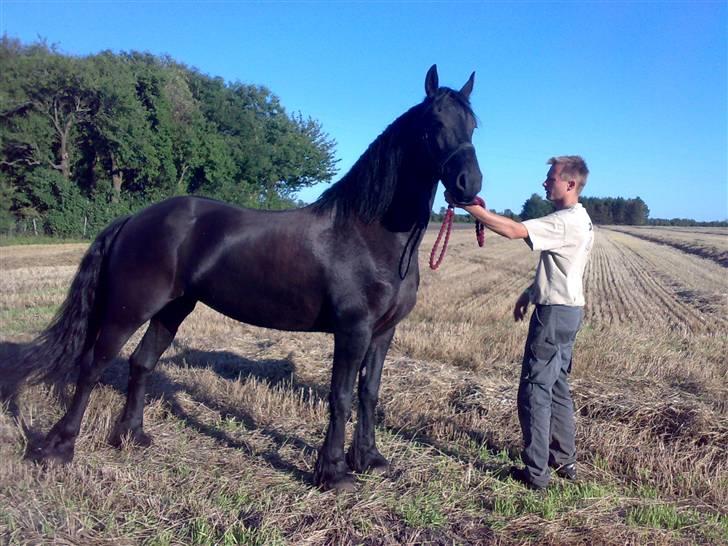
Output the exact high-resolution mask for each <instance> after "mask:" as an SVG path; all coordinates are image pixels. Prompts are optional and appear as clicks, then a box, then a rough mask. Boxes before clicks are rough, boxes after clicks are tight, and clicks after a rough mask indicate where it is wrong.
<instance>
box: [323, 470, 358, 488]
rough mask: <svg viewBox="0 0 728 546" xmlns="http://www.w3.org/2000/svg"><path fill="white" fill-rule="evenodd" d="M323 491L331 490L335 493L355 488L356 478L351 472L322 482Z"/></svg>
mask: <svg viewBox="0 0 728 546" xmlns="http://www.w3.org/2000/svg"><path fill="white" fill-rule="evenodd" d="M322 488H323V489H324V491H326V490H331V491H336V492H337V493H343V492H349V491H355V490H356V479H355V478H354V476H352V475H351V474H345V475H344V476H342V477H341V478H338V479H336V480H333V481H330V482H328V483H326V484H322Z"/></svg>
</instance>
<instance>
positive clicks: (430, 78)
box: [425, 64, 440, 98]
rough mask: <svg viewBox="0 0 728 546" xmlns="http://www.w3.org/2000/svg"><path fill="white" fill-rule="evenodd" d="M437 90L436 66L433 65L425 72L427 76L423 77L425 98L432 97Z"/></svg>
mask: <svg viewBox="0 0 728 546" xmlns="http://www.w3.org/2000/svg"><path fill="white" fill-rule="evenodd" d="M439 88H440V82H439V79H438V77H437V65H436V64H433V65H432V66H431V67H430V69H429V70H428V71H427V76H425V93H427V97H428V98H432V97H434V96H435V93H437V90H438V89H439Z"/></svg>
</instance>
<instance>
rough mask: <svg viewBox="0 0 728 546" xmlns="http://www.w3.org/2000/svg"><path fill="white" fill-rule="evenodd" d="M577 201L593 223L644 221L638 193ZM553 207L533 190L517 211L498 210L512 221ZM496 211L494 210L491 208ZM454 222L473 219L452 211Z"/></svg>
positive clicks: (440, 216) (438, 216)
mask: <svg viewBox="0 0 728 546" xmlns="http://www.w3.org/2000/svg"><path fill="white" fill-rule="evenodd" d="M579 202H580V203H581V204H582V205H583V206H584V208H586V210H587V212H588V213H589V216H590V217H591V219H592V222H594V223H595V224H621V225H631V226H641V225H645V224H647V223H648V217H649V214H650V209H649V208H648V207H647V205H646V204H645V202H644V201H642V199H640V198H639V197H636V198H634V199H624V198H623V197H582V198H580V199H579ZM553 211H554V206H553V205H552V204H551V203H550V202H549V201H547V200H546V199H544V198H542V197H541V196H540V195H538V194H537V193H534V194H533V195H531V197H529V198H528V199H527V200H526V201H525V202H524V203H523V206H522V207H521V212H520V213H519V214H516V213H514V212H513V211H512V210H511V209H505V210H504V211H502V212H498V214H500V215H502V216H506V217H508V218H511V219H513V220H516V221H523V220H530V219H532V218H541V217H542V216H546V215H547V214H551V213H552V212H553ZM445 212H446V209H445V207H442V208H441V209H440V212H439V214H436V213H433V214H432V219H433V220H434V221H441V220H442V219H443V218H444V216H445ZM493 212H497V211H493ZM455 221H456V222H473V221H474V220H473V219H472V217H471V216H470V215H469V214H465V215H463V214H456V215H455Z"/></svg>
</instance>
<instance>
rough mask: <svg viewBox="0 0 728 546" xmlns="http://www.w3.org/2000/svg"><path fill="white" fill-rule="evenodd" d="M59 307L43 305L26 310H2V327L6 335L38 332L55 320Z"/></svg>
mask: <svg viewBox="0 0 728 546" xmlns="http://www.w3.org/2000/svg"><path fill="white" fill-rule="evenodd" d="M57 310H58V305H41V306H38V307H29V308H25V309H3V310H0V325H2V329H3V332H4V333H6V334H21V333H27V332H28V331H37V330H39V329H40V326H43V325H45V324H46V323H48V321H49V320H50V319H52V318H53V315H55V313H56V311H57Z"/></svg>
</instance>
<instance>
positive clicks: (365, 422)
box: [346, 328, 394, 473]
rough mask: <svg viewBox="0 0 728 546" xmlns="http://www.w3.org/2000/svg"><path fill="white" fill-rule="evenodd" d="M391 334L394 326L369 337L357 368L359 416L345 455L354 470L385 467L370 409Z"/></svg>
mask: <svg viewBox="0 0 728 546" xmlns="http://www.w3.org/2000/svg"><path fill="white" fill-rule="evenodd" d="M392 337H394V328H390V329H389V330H387V331H385V332H383V333H381V334H379V335H376V336H374V337H373V338H372V341H371V343H370V345H369V349H368V350H367V353H366V356H365V357H364V361H363V362H362V364H361V369H360V371H359V418H358V421H357V423H356V431H355V432H354V440H353V441H352V443H351V447H350V448H349V452H348V453H347V455H346V460H347V462H348V463H349V466H350V467H351V469H352V470H354V471H356V472H364V471H366V470H371V471H372V472H375V473H381V472H385V471H386V470H387V469H388V468H389V463H388V462H387V459H385V458H384V457H383V456H382V454H381V453H379V450H378V449H377V446H376V443H375V439H374V425H375V424H376V422H375V421H376V419H375V414H374V412H375V409H376V407H377V400H378V399H379V384H380V382H381V379H382V368H383V366H384V358H385V357H386V356H387V351H388V350H389V344H390V343H391V342H392Z"/></svg>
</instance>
